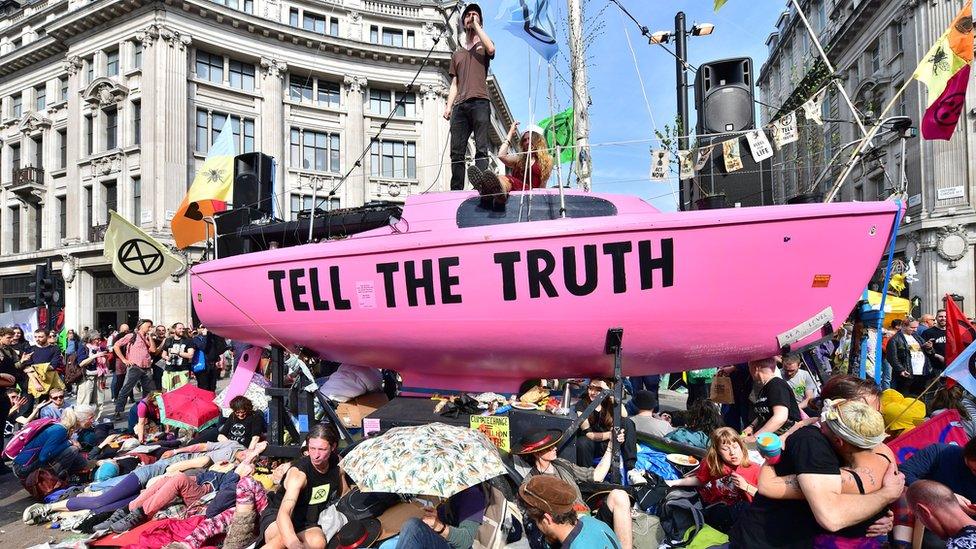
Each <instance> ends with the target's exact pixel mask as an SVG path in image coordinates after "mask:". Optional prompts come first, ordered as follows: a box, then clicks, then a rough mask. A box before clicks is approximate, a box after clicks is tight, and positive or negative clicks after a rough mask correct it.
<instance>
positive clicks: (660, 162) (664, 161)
mask: <svg viewBox="0 0 976 549" xmlns="http://www.w3.org/2000/svg"><path fill="white" fill-rule="evenodd" d="M670 164H671V153H670V152H669V151H668V150H667V149H659V150H656V151H651V181H666V180H667V179H668V168H669V166H670Z"/></svg>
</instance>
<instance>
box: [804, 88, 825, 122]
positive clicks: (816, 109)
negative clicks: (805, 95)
mask: <svg viewBox="0 0 976 549" xmlns="http://www.w3.org/2000/svg"><path fill="white" fill-rule="evenodd" d="M826 93H827V88H826V87H824V88H823V89H821V90H820V91H818V92H817V93H815V94H813V97H811V98H810V99H807V102H806V103H804V104H803V117H804V118H806V119H807V120H812V121H813V122H815V123H816V124H819V125H821V126H823V119H822V118H821V117H820V109H821V107H822V106H823V100H824V96H825V95H826Z"/></svg>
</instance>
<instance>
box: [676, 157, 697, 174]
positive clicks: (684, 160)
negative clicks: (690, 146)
mask: <svg viewBox="0 0 976 549" xmlns="http://www.w3.org/2000/svg"><path fill="white" fill-rule="evenodd" d="M691 153H692V151H678V167H679V170H678V172H679V176H678V177H679V178H680V179H682V180H685V179H692V178H694V177H695V163H694V162H692V161H691Z"/></svg>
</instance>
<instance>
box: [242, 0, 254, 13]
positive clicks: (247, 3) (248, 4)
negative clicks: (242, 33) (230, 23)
mask: <svg viewBox="0 0 976 549" xmlns="http://www.w3.org/2000/svg"><path fill="white" fill-rule="evenodd" d="M244 13H254V0H244Z"/></svg>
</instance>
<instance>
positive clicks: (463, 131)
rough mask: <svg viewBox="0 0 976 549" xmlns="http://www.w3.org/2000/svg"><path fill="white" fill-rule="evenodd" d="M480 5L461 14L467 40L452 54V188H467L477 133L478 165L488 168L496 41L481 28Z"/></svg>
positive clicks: (448, 111)
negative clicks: (467, 163)
mask: <svg viewBox="0 0 976 549" xmlns="http://www.w3.org/2000/svg"><path fill="white" fill-rule="evenodd" d="M483 23H484V17H483V16H482V15H481V6H479V5H478V4H468V5H467V6H466V7H465V8H464V11H463V12H462V13H461V25H462V27H463V28H464V43H463V44H461V47H459V48H458V49H457V51H455V52H454V55H452V56H451V68H450V71H449V74H450V75H451V90H450V92H448V94H447V108H446V109H444V118H445V119H446V120H450V121H451V190H452V191H460V190H463V189H464V155H465V152H466V151H467V148H468V139H469V138H470V137H471V134H472V133H474V151H475V165H477V166H478V168H479V169H480V170H482V171H484V170H487V169H488V144H489V141H488V132H489V131H490V128H491V102H490V101H489V99H488V84H487V80H488V65H489V64H490V63H491V60H492V59H494V57H495V44H494V42H492V41H491V38H488V35H487V34H486V33H485V29H484V28H482V24H483Z"/></svg>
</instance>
